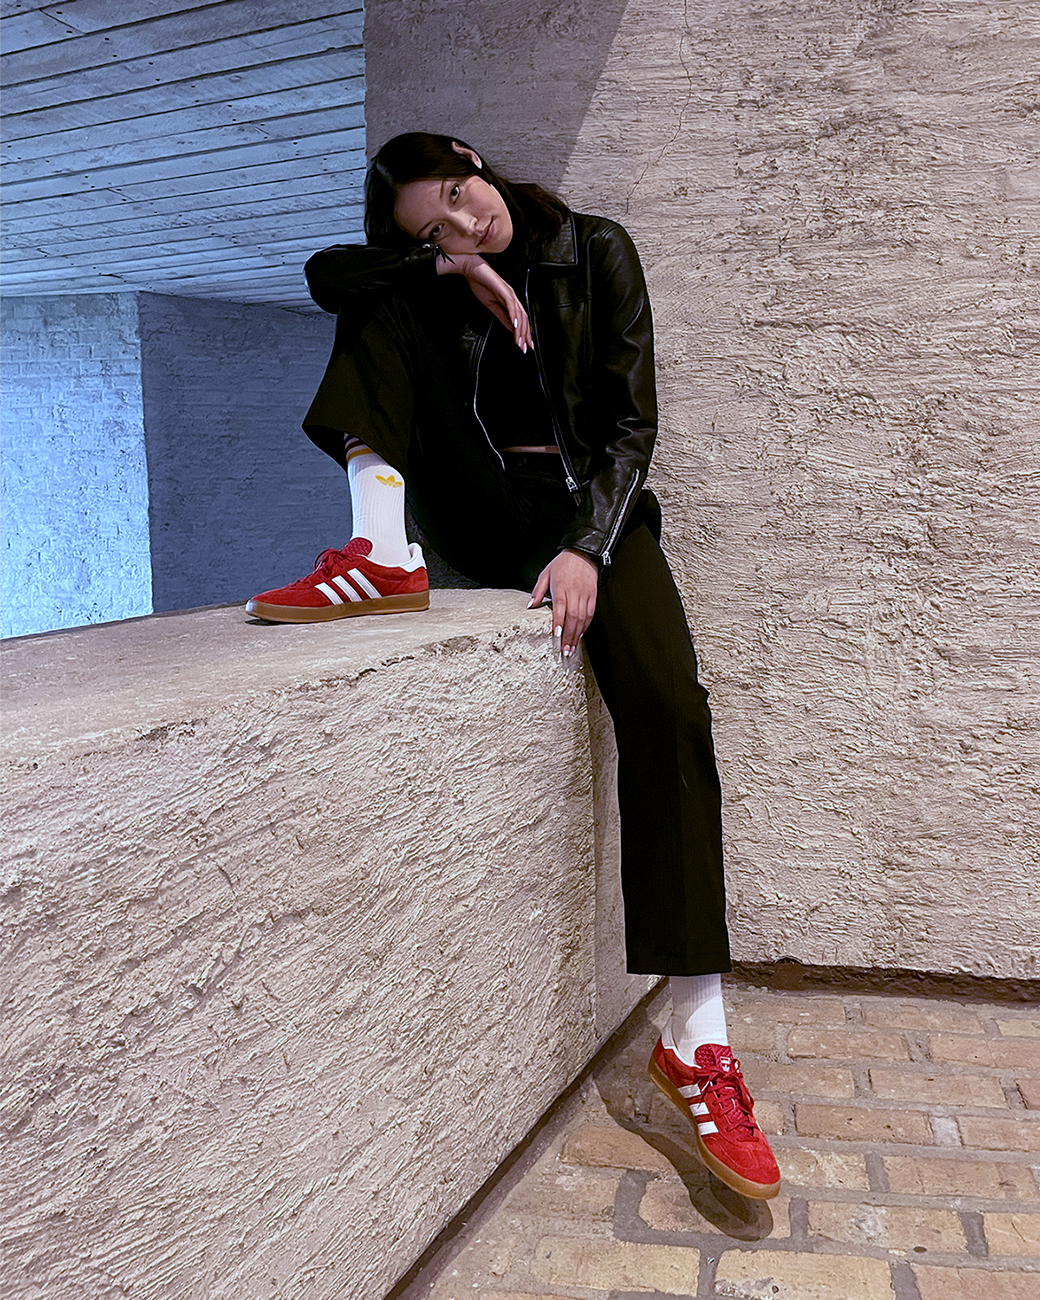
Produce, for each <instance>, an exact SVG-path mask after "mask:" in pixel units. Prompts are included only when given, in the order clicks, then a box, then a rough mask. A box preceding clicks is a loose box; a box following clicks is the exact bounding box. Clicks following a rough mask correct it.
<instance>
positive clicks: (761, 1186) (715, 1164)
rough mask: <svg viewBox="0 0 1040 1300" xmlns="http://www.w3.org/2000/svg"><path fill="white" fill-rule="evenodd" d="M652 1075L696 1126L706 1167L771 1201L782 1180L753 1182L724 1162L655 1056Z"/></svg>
mask: <svg viewBox="0 0 1040 1300" xmlns="http://www.w3.org/2000/svg"><path fill="white" fill-rule="evenodd" d="M648 1073H649V1075H650V1078H651V1079H652V1080H653V1081H654V1083H656V1084H657V1086H658V1088H660V1090H661V1091H662V1092H663V1093H664V1095H665V1096H666V1097H667V1098H668V1100H669V1101H670V1102H671V1103H672V1104H673V1105H674V1106H677V1107H678V1108H679V1110H681V1111H682V1113H683V1114H684V1115H685V1116H686V1118H687V1119H688V1120H689V1122H690V1124H691V1125H692V1126H693V1136H694V1140H695V1142H696V1151H697V1155H698V1157H699V1158H700V1161H701V1163H702V1164H703V1165H705V1166H706V1168H708V1169H709V1170H710V1171H711V1172H712V1173H713V1174H714V1175H715V1177H716V1178H717V1179H718V1180H719V1182H720V1183H725V1184H726V1186H727V1187H732V1188H733V1190H734V1191H735V1192H739V1193H740V1194H741V1196H747V1197H750V1198H751V1199H752V1200H755V1201H771V1200H772V1199H773V1197H774V1196H775V1195H776V1194H777V1192H779V1190H780V1183H779V1180H778V1181H777V1182H775V1183H753V1182H751V1181H750V1180H749V1179H747V1178H742V1177H741V1176H740V1174H737V1173H734V1172H733V1170H732V1169H730V1168H729V1167H728V1166H726V1165H724V1164H723V1163H722V1161H721V1160H718V1159H717V1158H716V1157H715V1156H713V1155H712V1154H711V1152H710V1151H709V1150H708V1148H707V1147H706V1146H705V1145H704V1143H703V1142H702V1141H701V1135H700V1133H699V1131H698V1128H697V1121H696V1120H695V1119H694V1117H693V1111H692V1110H691V1109H690V1103H689V1102H688V1101H687V1100H686V1098H685V1097H684V1096H683V1095H682V1093H681V1092H680V1091H679V1089H678V1088H677V1087H676V1086H675V1084H674V1083H672V1081H671V1079H669V1078H668V1076H667V1075H666V1074H665V1073H664V1071H663V1070H662V1069H661V1067H660V1066H659V1065H658V1064H657V1062H656V1061H655V1060H654V1058H653V1057H652V1056H651V1058H650V1065H649V1067H648Z"/></svg>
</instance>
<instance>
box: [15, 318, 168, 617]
mask: <svg viewBox="0 0 1040 1300" xmlns="http://www.w3.org/2000/svg"><path fill="white" fill-rule="evenodd" d="M2 312H3V333H4V365H3V369H4V398H3V443H4V447H3V470H2V474H3V477H2V491H3V502H4V540H3V596H2V604H3V614H2V621H0V635H2V636H20V635H23V634H25V633H28V632H41V631H46V630H48V629H49V628H54V627H68V626H70V625H71V624H76V623H96V622H101V621H103V620H105V619H115V618H131V617H132V616H133V615H135V614H145V613H147V612H148V611H149V610H150V609H151V570H150V568H149V559H148V478H147V469H146V465H145V453H144V433H143V428H142V423H141V356H140V340H139V339H138V334H137V304H136V302H135V301H134V300H133V298H132V297H129V296H126V295H120V294H111V293H99V294H84V295H81V296H79V297H75V298H24V299H19V298H5V299H4V300H3V307H2Z"/></svg>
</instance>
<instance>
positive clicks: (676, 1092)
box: [650, 1038, 780, 1200]
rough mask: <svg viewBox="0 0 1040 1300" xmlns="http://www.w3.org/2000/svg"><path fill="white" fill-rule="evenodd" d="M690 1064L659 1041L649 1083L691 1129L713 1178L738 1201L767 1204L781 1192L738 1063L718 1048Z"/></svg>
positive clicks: (700, 1049)
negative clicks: (739, 1198) (743, 1198)
mask: <svg viewBox="0 0 1040 1300" xmlns="http://www.w3.org/2000/svg"><path fill="white" fill-rule="evenodd" d="M694 1060H695V1061H696V1065H694V1066H689V1065H687V1064H686V1062H685V1061H682V1060H680V1059H679V1057H678V1056H676V1054H675V1053H674V1052H673V1051H671V1049H670V1048H667V1047H665V1045H664V1043H663V1042H662V1041H661V1039H660V1038H659V1039H658V1040H657V1046H656V1047H655V1048H654V1052H653V1055H652V1056H651V1057H650V1078H651V1079H653V1081H654V1083H656V1084H657V1086H658V1087H659V1088H660V1089H661V1091H662V1092H663V1093H664V1095H665V1096H666V1097H667V1098H668V1099H669V1101H672V1102H674V1103H675V1105H676V1106H678V1108H679V1109H680V1110H681V1111H682V1112H683V1114H684V1115H685V1116H686V1118H687V1119H688V1120H689V1121H690V1123H691V1124H692V1125H693V1131H694V1134H695V1135H696V1139H697V1154H698V1155H699V1156H700V1158H701V1160H702V1161H703V1162H704V1163H705V1164H706V1165H707V1166H708V1168H709V1169H710V1170H711V1172H712V1173H713V1174H714V1175H715V1176H716V1178H718V1179H720V1180H721V1181H722V1182H724V1183H725V1184H726V1186H727V1187H732V1188H733V1190H734V1191H735V1192H740V1193H741V1195H742V1196H753V1197H756V1198H757V1199H759V1200H769V1198H770V1197H773V1196H775V1195H776V1194H777V1192H778V1191H779V1190H780V1170H779V1169H778V1168H777V1163H776V1160H775V1159H774V1157H773V1153H772V1151H771V1150H770V1149H769V1143H768V1142H767V1141H766V1139H765V1135H764V1134H763V1133H762V1130H761V1129H760V1128H759V1127H758V1124H757V1123H756V1122H755V1103H754V1102H753V1101H752V1099H751V1093H750V1092H748V1090H747V1084H746V1083H745V1082H744V1076H743V1075H742V1074H741V1072H740V1062H739V1061H738V1060H737V1059H736V1058H735V1057H734V1055H733V1052H732V1050H731V1049H730V1048H729V1047H723V1046H721V1045H719V1044H717V1043H709V1044H707V1045H705V1046H703V1047H698V1048H697V1051H696V1053H695V1054H694Z"/></svg>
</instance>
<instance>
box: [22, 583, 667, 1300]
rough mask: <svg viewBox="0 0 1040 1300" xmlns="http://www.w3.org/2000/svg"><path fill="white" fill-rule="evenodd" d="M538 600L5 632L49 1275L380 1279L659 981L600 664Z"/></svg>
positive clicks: (27, 1147) (38, 1195) (235, 1288)
mask: <svg viewBox="0 0 1040 1300" xmlns="http://www.w3.org/2000/svg"><path fill="white" fill-rule="evenodd" d="M524 606H525V601H524V598H523V596H522V594H521V593H510V592H498V593H495V592H477V593H473V592H437V593H434V606H433V608H432V609H431V610H430V611H429V613H426V614H412V615H398V616H390V617H384V618H368V619H350V620H346V621H344V622H340V623H336V624H326V625H312V626H309V627H308V626H275V627H272V626H269V625H267V626H264V625H258V624H256V623H254V622H251V621H250V620H248V619H247V618H246V617H245V616H244V615H243V614H242V613H241V612H240V610H238V609H217V610H208V611H204V612H200V613H196V614H187V615H171V616H168V617H153V618H147V619H143V620H139V621H136V622H129V623H124V624H117V625H110V626H106V627H98V628H86V629H80V630H76V631H71V632H59V633H52V634H50V635H48V636H43V637H36V638H27V639H24V640H19V641H14V642H9V643H8V644H7V646H6V647H5V648H4V651H3V653H4V659H5V666H6V681H7V687H8V689H7V692H6V698H5V702H6V707H7V725H6V728H5V736H4V749H3V758H4V796H3V797H4V807H5V825H6V830H7V851H8V852H7V862H6V865H5V868H4V875H3V883H2V892H0V899H2V904H3V912H2V918H0V924H2V931H0V933H2V938H3V948H4V959H3V968H4V971H5V976H6V979H7V989H8V991H7V993H6V1002H5V1006H6V1012H7V1018H8V1024H9V1029H8V1038H7V1043H6V1048H7V1061H6V1064H5V1072H4V1073H5V1083H6V1092H7V1096H6V1105H5V1116H6V1122H7V1125H8V1133H9V1137H8V1143H7V1154H6V1157H5V1160H6V1173H7V1176H8V1179H9V1180H10V1181H9V1190H8V1191H7V1192H6V1193H5V1194H4V1201H5V1203H4V1206H3V1211H4V1217H5V1219H6V1220H7V1221H8V1222H9V1223H11V1224H13V1225H14V1227H13V1228H12V1237H11V1247H10V1248H11V1251H12V1255H11V1257H10V1258H11V1264H10V1266H11V1267H12V1268H14V1269H15V1270H17V1271H18V1273H19V1275H20V1276H21V1277H22V1279H23V1280H24V1281H25V1282H26V1284H28V1281H29V1279H32V1281H33V1282H34V1283H36V1284H37V1285H39V1286H42V1287H43V1288H44V1290H47V1289H51V1290H53V1289H54V1288H55V1287H57V1288H58V1289H60V1290H62V1291H63V1293H65V1294H83V1295H93V1294H101V1293H102V1292H103V1291H105V1292H106V1293H107V1290H106V1289H110V1288H111V1287H112V1286H116V1285H118V1286H120V1287H122V1288H124V1289H125V1290H131V1289H132V1290H134V1291H135V1292H136V1291H138V1290H141V1292H142V1294H147V1295H150V1296H155V1297H168V1298H170V1300H172V1298H173V1297H178V1298H179V1297H185V1296H195V1295H198V1296H202V1295H203V1294H205V1295H207V1296H218V1295H222V1296H228V1297H240V1296H245V1295H255V1294H258V1288H260V1287H261V1285H262V1286H263V1287H265V1288H267V1287H270V1288H273V1289H274V1290H275V1291H277V1292H278V1294H300V1293H303V1292H304V1291H305V1292H306V1294H307V1295H308V1296H309V1297H312V1298H313V1300H320V1298H321V1297H329V1298H330V1300H331V1298H332V1297H340V1296H343V1295H345V1294H349V1295H350V1296H351V1297H356V1298H357V1300H377V1297H381V1296H382V1295H384V1294H385V1292H386V1290H388V1289H389V1287H390V1286H391V1285H392V1284H393V1282H394V1281H395V1280H396V1278H397V1277H399V1276H400V1275H401V1274H402V1273H403V1272H404V1271H405V1270H406V1269H407V1267H408V1266H409V1265H410V1264H411V1262H412V1261H413V1259H414V1258H415V1257H416V1256H417V1255H419V1254H420V1253H421V1251H422V1250H423V1249H424V1247H425V1246H426V1244H427V1242H428V1241H429V1240H430V1239H431V1238H432V1237H433V1236H434V1235H435V1234H436V1233H437V1232H438V1231H439V1230H440V1228H441V1227H442V1226H443V1225H444V1223H445V1222H446V1221H447V1220H448V1219H450V1217H451V1216H452V1215H453V1214H454V1213H455V1212H456V1211H457V1210H458V1209H459V1208H460V1207H461V1205H462V1204H463V1203H464V1202H465V1200H466V1199H467V1198H468V1197H469V1196H470V1195H471V1194H472V1193H473V1192H474V1191H475V1190H476V1189H477V1187H478V1186H479V1185H480V1184H481V1183H482V1181H483V1180H484V1179H485V1178H486V1177H487V1176H488V1175H489V1174H490V1173H491V1172H492V1171H493V1170H494V1168H495V1167H496V1165H497V1164H498V1163H499V1161H500V1160H501V1159H502V1158H503V1156H504V1155H505V1154H506V1153H507V1152H508V1151H509V1149H510V1148H511V1147H512V1146H513V1145H514V1144H515V1143H516V1142H517V1141H518V1140H519V1139H520V1138H521V1137H522V1136H523V1135H524V1134H525V1133H526V1132H527V1130H528V1129H529V1128H530V1126H531V1125H532V1124H533V1123H534V1121H535V1120H536V1119H537V1118H538V1117H539V1116H540V1115H541V1114H542V1112H543V1111H544V1110H545V1109H546V1107H547V1106H548V1105H549V1104H550V1103H551V1101H552V1100H553V1098H554V1097H555V1096H556V1095H557V1094H558V1093H559V1092H560V1091H561V1090H562V1089H563V1088H564V1087H566V1085H567V1084H568V1083H569V1082H570V1080H571V1079H572V1078H573V1077H574V1076H575V1075H576V1074H577V1073H578V1072H579V1071H580V1070H581V1068H582V1067H583V1066H584V1065H585V1063H586V1062H587V1061H588V1060H589V1059H590V1057H591V1056H592V1055H593V1053H594V1052H595V1051H596V1050H597V1047H598V1046H599V1044H600V1042H601V1041H602V1040H603V1038H604V1037H605V1036H606V1035H607V1034H608V1033H609V1032H610V1031H611V1030H612V1029H613V1028H615V1027H616V1024H617V1022H618V1019H619V1018H620V1017H621V1016H622V1015H623V1014H624V1013H626V1012H627V1011H628V1010H629V1009H631V1007H632V1006H633V1005H634V1003H635V1002H636V1001H637V1000H638V998H639V997H640V996H641V994H642V993H643V992H645V990H646V988H647V979H646V977H640V978H630V977H628V976H626V975H625V974H624V971H623V953H622V935H621V932H620V930H618V929H615V930H614V931H613V932H612V933H610V934H609V935H608V934H607V933H606V932H605V931H604V930H603V929H602V927H601V928H599V929H597V916H596V902H595V898H596V889H597V882H596V876H597V868H596V857H595V853H594V848H593V841H592V818H591V809H592V803H591V782H592V776H593V757H592V755H591V753H590V749H589V731H588V723H587V718H586V709H585V691H586V686H585V681H584V677H583V674H582V672H581V670H580V669H573V668H572V669H563V668H561V667H559V666H558V665H557V664H556V663H555V662H554V661H553V659H552V656H551V651H550V638H549V636H548V635H547V627H548V622H547V618H546V615H545V613H544V611H541V612H539V611H533V612H527V611H526V610H525V608H524ZM611 865H613V868H614V869H616V864H606V863H605V864H604V871H605V872H606V873H608V874H609V872H610V870H611ZM605 1008H606V1009H608V1012H607V1014H606V1016H605V1012H604V1009H605ZM597 1011H599V1013H600V1014H599V1017H598V1018H597ZM612 1018H613V1023H611V1019H612Z"/></svg>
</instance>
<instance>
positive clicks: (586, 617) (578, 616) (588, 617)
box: [562, 592, 596, 659]
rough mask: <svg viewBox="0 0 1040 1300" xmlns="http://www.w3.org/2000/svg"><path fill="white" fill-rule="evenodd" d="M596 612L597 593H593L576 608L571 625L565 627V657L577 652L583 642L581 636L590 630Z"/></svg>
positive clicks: (563, 647) (563, 644)
mask: <svg viewBox="0 0 1040 1300" xmlns="http://www.w3.org/2000/svg"><path fill="white" fill-rule="evenodd" d="M595 612H596V594H595V592H593V593H592V595H591V596H590V597H588V598H587V599H585V600H583V601H582V602H581V603H580V604H579V605H578V607H577V609H575V611H574V616H573V619H572V621H571V623H570V626H565V627H564V629H563V643H562V653H563V655H564V657H565V658H568V659H569V658H570V656H571V655H572V654H575V653H576V652H577V649H578V646H579V644H580V643H581V638H582V637H583V636H584V635H585V633H586V632H587V631H588V628H589V624H590V623H591V622H592V616H593V614H595Z"/></svg>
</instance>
